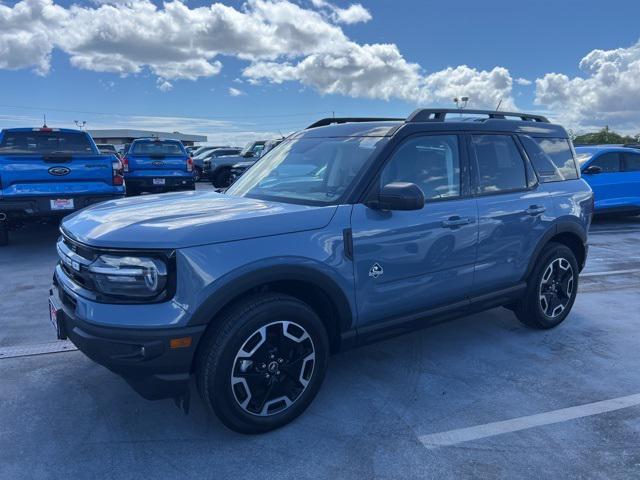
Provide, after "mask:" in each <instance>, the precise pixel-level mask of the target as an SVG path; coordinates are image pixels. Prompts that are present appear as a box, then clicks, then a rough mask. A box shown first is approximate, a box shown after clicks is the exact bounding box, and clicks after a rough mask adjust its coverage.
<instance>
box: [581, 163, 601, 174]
mask: <svg viewBox="0 0 640 480" xmlns="http://www.w3.org/2000/svg"><path fill="white" fill-rule="evenodd" d="M582 173H586V174H587V175H595V174H597V173H602V167H599V166H597V165H590V166H588V167H587V168H585V169H584V170H583V171H582Z"/></svg>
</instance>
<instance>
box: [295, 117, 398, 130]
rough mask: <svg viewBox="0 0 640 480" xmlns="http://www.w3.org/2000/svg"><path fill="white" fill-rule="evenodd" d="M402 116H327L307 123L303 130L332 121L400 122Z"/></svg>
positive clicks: (325, 124) (331, 122) (330, 123)
mask: <svg viewBox="0 0 640 480" xmlns="http://www.w3.org/2000/svg"><path fill="white" fill-rule="evenodd" d="M402 121H404V118H384V117H339V118H336V117H329V118H323V119H321V120H318V121H317V122H314V123H312V124H311V125H309V126H308V127H307V128H306V129H305V130H308V129H309V128H316V127H326V126H327V125H333V124H334V123H353V122H402Z"/></svg>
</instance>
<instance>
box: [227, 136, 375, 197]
mask: <svg viewBox="0 0 640 480" xmlns="http://www.w3.org/2000/svg"><path fill="white" fill-rule="evenodd" d="M387 141H388V139H387V138H384V137H344V138H296V139H292V140H288V141H286V142H284V143H282V144H281V145H280V146H279V147H278V148H276V149H273V150H271V151H270V152H268V153H266V154H265V155H264V157H262V158H261V159H260V161H259V162H258V163H256V165H255V166H254V167H252V168H251V169H250V170H248V171H247V173H246V174H244V175H242V176H241V177H240V179H239V180H238V181H237V182H236V183H234V184H233V185H232V186H231V187H230V188H229V189H228V190H227V192H226V193H227V194H228V195H235V196H239V197H251V198H261V199H265V200H274V201H281V202H285V203H286V202H290V203H301V204H308V205H332V204H336V203H338V202H339V201H340V199H341V198H342V196H343V195H344V193H345V192H346V191H347V189H348V188H349V186H350V185H351V184H352V183H353V182H354V180H355V179H356V178H357V177H359V175H360V174H361V172H362V171H363V170H364V168H365V165H367V164H368V162H369V160H370V159H371V158H373V156H374V152H376V151H378V149H380V148H382V146H383V145H384V144H386V143H387Z"/></svg>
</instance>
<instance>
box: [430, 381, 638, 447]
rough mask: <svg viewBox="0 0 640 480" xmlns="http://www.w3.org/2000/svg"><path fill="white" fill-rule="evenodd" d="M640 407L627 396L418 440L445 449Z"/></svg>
mask: <svg viewBox="0 0 640 480" xmlns="http://www.w3.org/2000/svg"><path fill="white" fill-rule="evenodd" d="M637 405H640V393H637V394H635V395H629V396H626V397H619V398H612V399H611V400H603V401H601V402H594V403H587V404H586V405H579V406H577V407H569V408H562V409H560V410H553V411H551V412H545V413H538V414H536V415H529V416H527V417H519V418H513V419H511V420H505V421H502V422H493V423H486V424H484V425H477V426H475V427H468V428H459V429H457V430H449V431H448V432H440V433H432V434H430V435H423V436H421V437H418V440H420V442H421V443H422V445H424V446H425V447H426V448H429V449H431V448H437V447H447V446H451V445H456V444H458V443H462V442H470V441H472V440H479V439H481V438H486V437H493V436H495V435H502V434H503V433H511V432H517V431H520V430H526V429H528V428H533V427H541V426H544V425H551V424H554V423H560V422H566V421H567V420H575V419H576V418H583V417H589V416H592V415H599V414H601V413H607V412H613V411H615V410H620V409H622V408H628V407H635V406H637Z"/></svg>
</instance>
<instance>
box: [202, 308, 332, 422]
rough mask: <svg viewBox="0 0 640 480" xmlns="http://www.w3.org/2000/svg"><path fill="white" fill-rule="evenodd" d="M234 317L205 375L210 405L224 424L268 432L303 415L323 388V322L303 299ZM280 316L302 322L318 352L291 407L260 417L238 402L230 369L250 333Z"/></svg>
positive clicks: (325, 355) (326, 348) (326, 349)
mask: <svg viewBox="0 0 640 480" xmlns="http://www.w3.org/2000/svg"><path fill="white" fill-rule="evenodd" d="M235 320H236V321H237V328H235V329H234V330H233V332H232V334H231V335H229V336H228V339H227V341H226V342H225V343H224V344H223V345H222V347H221V349H220V351H219V352H220V353H219V358H218V359H217V361H216V366H215V368H213V369H211V370H210V371H209V378H207V379H206V388H207V395H208V398H209V399H210V401H211V406H212V408H213V410H214V412H215V413H216V415H217V416H218V418H220V420H221V421H222V422H223V423H224V424H225V425H227V426H228V427H230V428H232V429H233V430H236V431H240V432H242V433H259V432H265V431H269V430H272V429H275V428H278V427H280V426H283V425H285V424H287V423H289V422H291V421H292V420H293V419H294V418H296V417H297V416H298V415H300V414H301V413H302V412H303V411H304V410H305V409H306V408H307V407H308V406H309V404H310V403H311V401H312V400H313V399H314V397H315V396H316V394H317V392H318V390H319V389H320V386H321V384H322V381H323V379H324V374H325V371H326V367H327V362H328V354H329V342H328V338H327V334H326V331H325V329H324V326H323V325H322V322H321V321H320V319H319V318H318V317H317V315H316V314H315V312H313V310H311V309H310V308H308V307H306V306H305V305H304V304H302V303H301V302H297V301H286V300H284V301H282V300H280V301H274V302H267V303H265V304H262V305H260V306H258V307H257V308H255V309H252V310H250V311H248V312H245V313H244V314H242V315H241V316H240V317H239V318H236V319H235ZM281 320H288V321H292V322H295V323H297V324H299V325H300V326H302V327H303V328H304V329H305V330H306V331H307V333H308V334H309V335H310V336H311V339H312V341H313V344H314V349H315V354H316V360H315V364H314V370H313V375H312V377H311V380H310V382H309V384H308V386H307V388H306V389H305V390H304V392H303V393H302V394H301V395H300V397H298V398H297V399H296V401H295V402H294V403H293V404H292V405H291V406H290V407H289V408H287V409H286V410H284V411H283V412H280V413H277V414H275V415H271V416H268V417H259V416H257V415H252V414H250V413H248V412H245V411H244V410H243V409H242V408H241V407H240V405H239V404H238V403H237V401H236V399H235V396H234V394H233V390H232V388H231V369H232V367H233V363H234V361H235V358H236V355H237V353H238V351H239V350H240V348H241V347H242V345H243V344H244V342H246V341H247V339H248V338H249V337H250V336H251V335H253V334H254V333H255V332H256V331H257V330H258V329H259V328H260V327H262V326H264V325H267V324H269V323H272V322H274V321H281Z"/></svg>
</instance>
